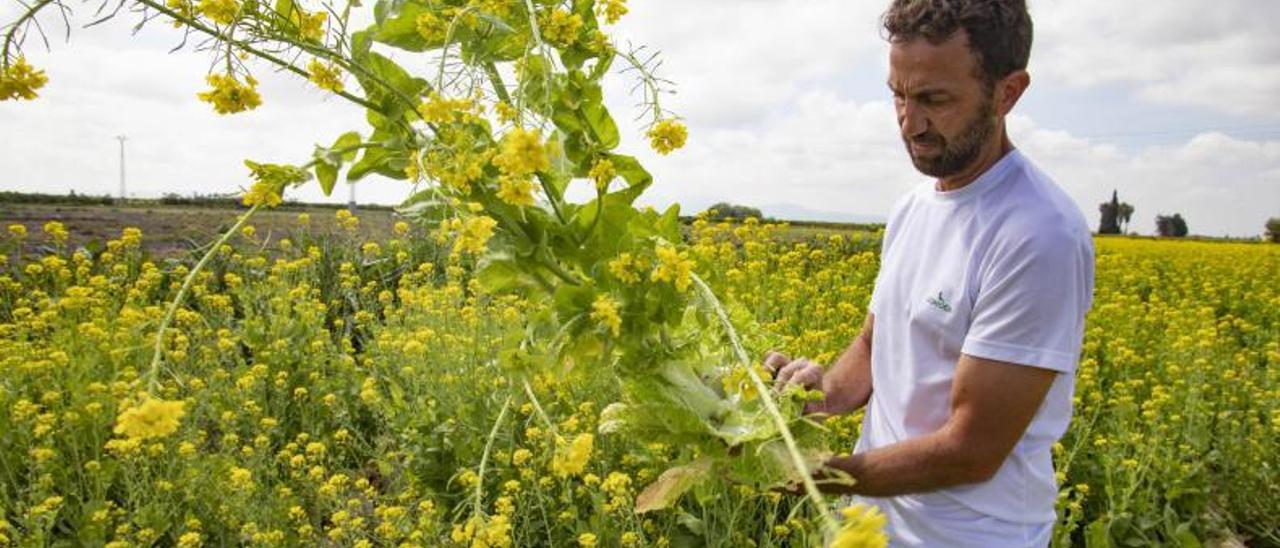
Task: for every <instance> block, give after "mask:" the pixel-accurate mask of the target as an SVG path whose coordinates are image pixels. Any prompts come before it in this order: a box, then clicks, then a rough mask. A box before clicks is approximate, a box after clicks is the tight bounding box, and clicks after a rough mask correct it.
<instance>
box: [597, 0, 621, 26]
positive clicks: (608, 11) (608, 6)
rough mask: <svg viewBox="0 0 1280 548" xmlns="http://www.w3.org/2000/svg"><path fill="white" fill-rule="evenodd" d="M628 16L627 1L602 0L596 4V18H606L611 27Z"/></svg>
mask: <svg viewBox="0 0 1280 548" xmlns="http://www.w3.org/2000/svg"><path fill="white" fill-rule="evenodd" d="M626 14H627V0H600V1H599V2H597V3H596V17H604V20H605V22H607V23H609V24H610V25H612V24H614V23H617V22H618V19H621V18H622V16H623V15H626Z"/></svg>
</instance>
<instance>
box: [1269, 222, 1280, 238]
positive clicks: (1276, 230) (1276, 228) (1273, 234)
mask: <svg viewBox="0 0 1280 548" xmlns="http://www.w3.org/2000/svg"><path fill="white" fill-rule="evenodd" d="M1267 240H1268V241H1270V242H1271V243H1276V244H1280V217H1272V218H1270V219H1267Z"/></svg>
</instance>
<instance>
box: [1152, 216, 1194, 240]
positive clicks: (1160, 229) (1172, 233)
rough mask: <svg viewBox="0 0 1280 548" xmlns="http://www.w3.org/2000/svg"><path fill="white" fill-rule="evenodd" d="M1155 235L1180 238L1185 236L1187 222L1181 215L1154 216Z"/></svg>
mask: <svg viewBox="0 0 1280 548" xmlns="http://www.w3.org/2000/svg"><path fill="white" fill-rule="evenodd" d="M1156 234H1159V235H1160V236H1165V237H1172V238H1181V237H1183V236H1186V235H1187V221H1186V220H1185V219H1183V218H1182V214H1181V213H1174V214H1173V215H1156Z"/></svg>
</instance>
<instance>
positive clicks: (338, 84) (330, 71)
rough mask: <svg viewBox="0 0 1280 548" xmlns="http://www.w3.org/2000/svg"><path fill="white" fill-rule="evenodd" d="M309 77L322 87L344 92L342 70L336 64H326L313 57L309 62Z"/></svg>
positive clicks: (335, 91)
mask: <svg viewBox="0 0 1280 548" xmlns="http://www.w3.org/2000/svg"><path fill="white" fill-rule="evenodd" d="M307 74H308V76H307V79H309V80H311V83H313V84H315V85H316V87H319V88H320V89H327V90H329V91H332V92H334V93H342V72H341V71H339V70H338V65H336V64H327V65H326V64H324V63H321V62H320V60H319V59H312V60H311V62H310V63H308V64H307Z"/></svg>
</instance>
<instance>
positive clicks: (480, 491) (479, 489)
mask: <svg viewBox="0 0 1280 548" xmlns="http://www.w3.org/2000/svg"><path fill="white" fill-rule="evenodd" d="M510 408H511V396H507V401H505V402H503V404H502V411H499V412H498V419H497V420H495V421H493V428H492V429H491V430H489V437H488V439H486V440H485V442H484V452H483V453H481V454H480V470H479V472H478V473H477V474H476V476H477V479H476V494H475V502H474V505H475V510H474V513H475V515H477V516H478V515H480V513H481V512H483V511H484V467H485V465H486V464H488V462H489V452H490V451H492V450H493V441H494V439H496V438H497V437H498V429H499V428H500V427H502V422H503V421H504V420H506V418H507V410H508V409H510Z"/></svg>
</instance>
